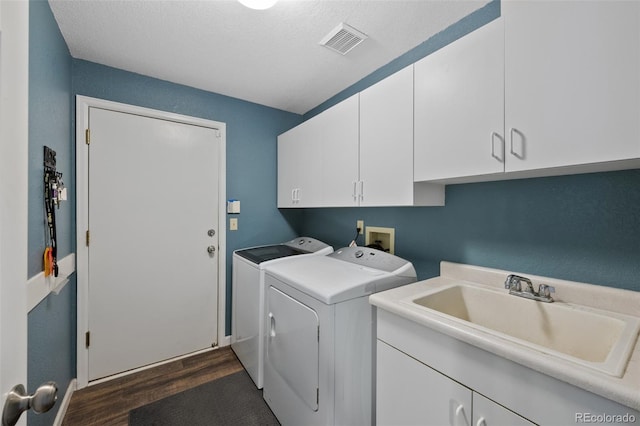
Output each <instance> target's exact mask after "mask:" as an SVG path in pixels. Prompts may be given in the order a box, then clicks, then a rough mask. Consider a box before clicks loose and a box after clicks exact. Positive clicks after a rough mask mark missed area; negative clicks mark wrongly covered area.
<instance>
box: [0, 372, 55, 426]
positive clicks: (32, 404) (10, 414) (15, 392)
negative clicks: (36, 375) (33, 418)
mask: <svg viewBox="0 0 640 426" xmlns="http://www.w3.org/2000/svg"><path fill="white" fill-rule="evenodd" d="M57 399H58V385H56V384H55V383H54V382H47V383H43V384H42V385H40V387H39V388H38V389H36V391H35V392H34V393H33V395H27V391H26V390H25V388H24V386H23V385H16V386H14V387H13V389H11V391H10V392H9V394H8V395H7V399H6V400H5V403H4V409H3V410H2V426H13V425H15V424H16V423H18V419H20V416H21V415H22V413H23V412H24V411H27V410H28V409H30V408H33V411H35V412H36V413H38V414H40V413H45V412H47V411H49V410H50V409H51V407H53V406H54V405H55V403H56V400H57Z"/></svg>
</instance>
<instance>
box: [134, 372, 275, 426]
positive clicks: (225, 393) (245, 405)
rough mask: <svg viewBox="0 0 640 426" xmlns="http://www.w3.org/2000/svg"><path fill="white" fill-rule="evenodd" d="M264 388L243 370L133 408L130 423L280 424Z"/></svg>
mask: <svg viewBox="0 0 640 426" xmlns="http://www.w3.org/2000/svg"><path fill="white" fill-rule="evenodd" d="M279 424H280V423H278V420H277V419H276V418H275V416H274V415H273V413H272V412H271V410H270V409H269V407H268V406H267V403H266V402H265V401H264V399H262V392H261V391H260V390H258V389H256V387H255V385H254V384H253V381H251V378H250V377H249V375H248V374H247V373H246V371H240V372H238V373H234V374H231V375H229V376H226V377H223V378H220V379H218V380H214V381H213V382H209V383H206V384H204V385H201V386H198V387H196V388H193V389H189V390H186V391H184V392H181V393H179V394H176V395H172V396H170V397H167V398H164V399H161V400H159V401H156V402H153V403H151V404H147V405H145V406H142V407H140V408H136V409H135V410H131V411H130V412H129V425H130V426H182V425H189V426H216V425H225V426H232V425H243V426H244V425H247V426H250V425H279Z"/></svg>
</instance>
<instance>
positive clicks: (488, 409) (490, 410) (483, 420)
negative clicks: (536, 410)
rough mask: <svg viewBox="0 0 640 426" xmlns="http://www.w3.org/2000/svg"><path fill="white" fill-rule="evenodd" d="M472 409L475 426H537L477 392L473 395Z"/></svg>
mask: <svg viewBox="0 0 640 426" xmlns="http://www.w3.org/2000/svg"><path fill="white" fill-rule="evenodd" d="M472 409H473V423H472V425H473V426H501V425H509V426H527V425H533V424H535V423H532V422H530V421H529V420H527V419H525V418H524V417H522V416H519V415H518V414H516V413H514V412H513V411H511V410H508V409H506V408H504V407H503V406H502V405H500V404H497V403H495V402H493V401H492V400H490V399H489V398H486V397H484V396H482V395H480V394H479V393H477V392H474V393H473V408H472Z"/></svg>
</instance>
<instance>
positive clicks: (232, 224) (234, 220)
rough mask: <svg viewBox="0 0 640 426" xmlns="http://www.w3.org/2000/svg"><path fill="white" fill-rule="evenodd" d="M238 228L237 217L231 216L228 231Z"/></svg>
mask: <svg viewBox="0 0 640 426" xmlns="http://www.w3.org/2000/svg"><path fill="white" fill-rule="evenodd" d="M237 230H238V218H237V217H232V218H231V219H229V231H237Z"/></svg>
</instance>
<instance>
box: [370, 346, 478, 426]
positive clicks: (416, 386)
mask: <svg viewBox="0 0 640 426" xmlns="http://www.w3.org/2000/svg"><path fill="white" fill-rule="evenodd" d="M376 422H377V424H378V425H396V426H401V425H427V424H428V425H451V426H468V425H470V422H471V390H469V389H468V388H466V387H464V386H462V385H460V384H459V383H457V382H455V381H453V380H451V379H449V378H448V377H446V376H443V375H442V374H440V373H438V372H437V371H435V370H433V369H431V368H429V367H427V366H426V365H424V364H422V363H420V362H418V361H416V360H415V359H414V358H411V357H410V356H408V355H406V354H404V353H403V352H400V351H399V350H397V349H395V348H393V347H391V346H389V345H387V344H386V343H384V342H382V341H380V340H378V341H377V367H376Z"/></svg>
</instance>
